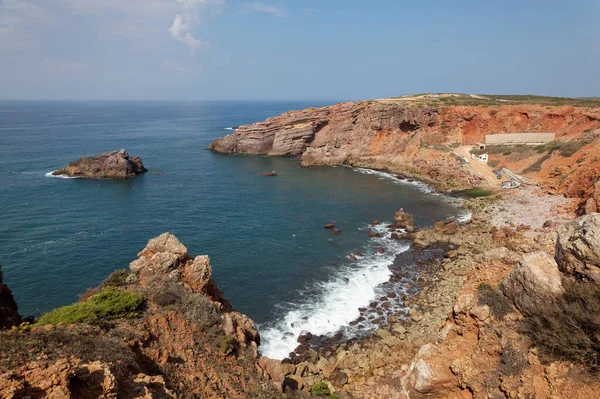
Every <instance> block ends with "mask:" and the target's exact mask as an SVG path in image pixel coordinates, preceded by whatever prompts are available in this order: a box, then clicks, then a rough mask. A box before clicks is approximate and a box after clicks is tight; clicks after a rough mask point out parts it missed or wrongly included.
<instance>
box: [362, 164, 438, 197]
mask: <svg viewBox="0 0 600 399" xmlns="http://www.w3.org/2000/svg"><path fill="white" fill-rule="evenodd" d="M354 171H355V172H358V173H362V174H364V175H373V176H378V177H379V178H380V179H387V180H391V181H393V182H394V183H398V184H407V185H411V186H415V187H417V188H418V189H419V190H421V191H422V192H424V193H434V192H435V190H434V189H433V187H431V186H430V185H428V184H425V183H423V182H419V181H416V180H414V181H409V180H406V179H401V178H399V177H398V176H396V175H394V174H392V173H387V172H381V171H379V170H373V169H366V168H355V169H354Z"/></svg>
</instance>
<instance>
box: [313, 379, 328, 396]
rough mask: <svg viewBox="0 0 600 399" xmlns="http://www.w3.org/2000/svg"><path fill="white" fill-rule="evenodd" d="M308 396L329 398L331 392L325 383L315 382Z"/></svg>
mask: <svg viewBox="0 0 600 399" xmlns="http://www.w3.org/2000/svg"><path fill="white" fill-rule="evenodd" d="M310 394H311V395H313V396H329V395H331V390H330V389H329V386H328V385H327V383H326V382H317V383H316V384H315V385H313V386H312V387H311V388H310Z"/></svg>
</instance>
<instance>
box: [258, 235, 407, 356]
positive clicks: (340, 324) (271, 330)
mask: <svg viewBox="0 0 600 399" xmlns="http://www.w3.org/2000/svg"><path fill="white" fill-rule="evenodd" d="M387 224H388V223H381V224H379V225H377V226H374V227H372V229H373V230H374V231H377V232H378V233H380V234H381V235H382V236H383V237H382V238H376V239H371V240H369V244H368V245H367V246H366V247H365V248H364V252H363V254H364V256H362V257H360V258H359V259H357V260H356V261H353V262H351V261H348V264H346V265H344V266H343V267H341V268H340V270H339V271H338V272H337V273H336V274H335V275H334V277H332V278H331V279H329V280H328V281H324V282H321V283H319V284H317V285H316V286H312V287H308V288H306V289H305V290H304V292H303V293H302V294H303V295H301V297H303V298H306V300H304V301H303V303H300V304H290V305H289V306H290V307H292V309H290V310H288V311H287V313H285V314H284V315H283V317H281V318H280V319H279V320H277V321H276V322H275V323H273V324H271V325H269V326H267V325H262V326H259V331H260V336H261V341H262V344H261V346H260V348H259V349H260V352H261V353H262V354H263V355H265V356H268V357H270V358H273V359H283V358H285V357H287V356H288V355H289V354H290V352H292V351H293V350H294V349H295V348H296V347H297V346H298V342H297V339H298V337H299V336H300V334H301V333H302V332H304V331H310V332H311V333H312V334H313V335H324V336H331V335H333V334H335V333H337V332H338V331H340V330H341V329H343V328H345V327H347V326H348V324H349V323H350V322H351V321H353V320H356V319H357V318H358V317H359V315H360V313H359V308H360V307H363V306H367V305H368V304H369V302H371V301H372V300H374V299H376V298H377V295H378V292H377V290H376V288H377V286H378V285H380V284H383V283H385V282H387V281H388V280H389V278H390V276H391V272H390V269H389V266H390V265H392V263H393V262H394V259H395V258H396V255H398V254H400V253H402V252H404V251H406V250H408V249H409V248H410V245H409V244H408V243H407V242H402V241H397V240H392V239H391V238H390V235H391V233H390V232H389V231H388V230H387V227H386V226H387ZM377 247H383V248H385V252H384V253H383V254H378V253H376V251H375V248H377Z"/></svg>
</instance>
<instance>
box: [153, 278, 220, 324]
mask: <svg viewBox="0 0 600 399" xmlns="http://www.w3.org/2000/svg"><path fill="white" fill-rule="evenodd" d="M146 295H147V296H148V297H149V298H150V301H151V302H152V303H154V304H156V305H158V306H159V307H161V308H164V309H167V310H175V311H177V312H179V313H180V314H182V315H183V316H184V317H185V318H186V319H188V320H189V321H190V322H192V323H195V324H197V325H198V326H199V327H200V328H202V329H203V330H207V329H209V328H210V327H213V326H214V325H216V324H217V323H218V322H219V314H218V311H217V307H216V306H215V305H214V304H213V303H212V302H211V301H210V300H209V299H208V298H207V297H206V295H204V294H202V293H195V292H191V291H190V290H188V289H186V288H184V287H183V286H182V285H181V284H178V283H176V282H175V281H172V280H169V279H158V280H156V281H154V282H152V283H151V284H150V285H149V288H148V290H147V293H146Z"/></svg>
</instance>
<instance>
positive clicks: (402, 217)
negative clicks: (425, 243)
mask: <svg viewBox="0 0 600 399" xmlns="http://www.w3.org/2000/svg"><path fill="white" fill-rule="evenodd" d="M394 220H395V221H396V223H395V225H396V226H398V227H400V228H406V227H413V226H414V225H415V217H414V216H413V215H411V214H410V213H406V212H404V209H402V208H400V209H399V210H398V211H397V212H396V214H395V215H394Z"/></svg>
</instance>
